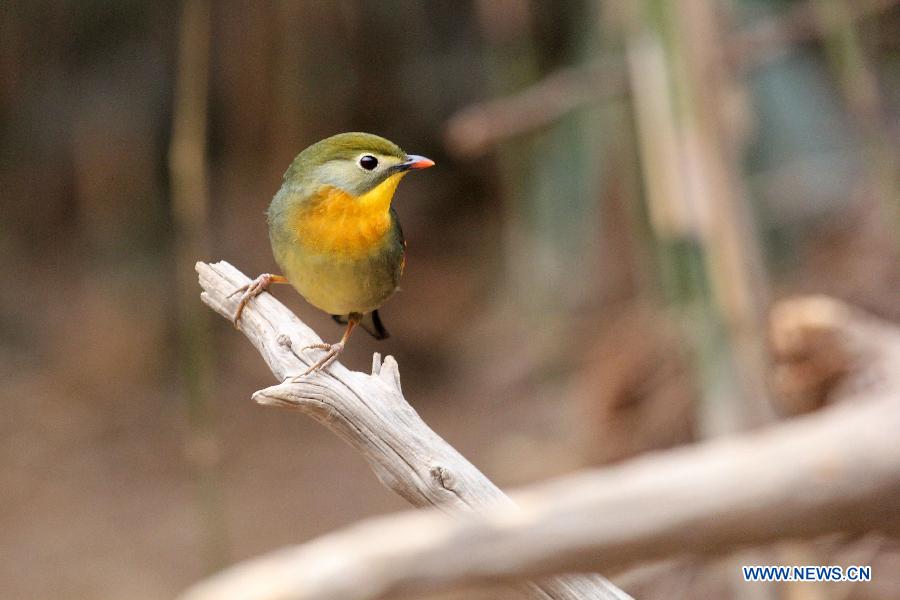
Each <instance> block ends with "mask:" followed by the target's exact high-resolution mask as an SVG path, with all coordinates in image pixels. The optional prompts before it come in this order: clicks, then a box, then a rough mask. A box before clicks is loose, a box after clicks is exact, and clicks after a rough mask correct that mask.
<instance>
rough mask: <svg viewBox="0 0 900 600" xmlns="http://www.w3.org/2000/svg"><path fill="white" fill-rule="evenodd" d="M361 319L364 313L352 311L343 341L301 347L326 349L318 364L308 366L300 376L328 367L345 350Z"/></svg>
mask: <svg viewBox="0 0 900 600" xmlns="http://www.w3.org/2000/svg"><path fill="white" fill-rule="evenodd" d="M360 319H362V315H361V314H359V313H350V316H349V317H348V319H347V329H345V330H344V335H343V336H342V337H341V341H339V342H338V343H336V344H310V345H309V346H304V347H303V348H302V349H301V352H302V351H303V350H307V349H310V348H315V349H317V350H325V356H323V357H322V358H320V359H319V360H318V362H316V364H314V365H313V366H311V367H310V368H308V369H307V370H306V371H305V372H304V373H303V374H302V375H300V377H306V376H307V375H309V374H310V373H316V372H318V371H321V370H322V369H325V368H327V367H328V366H329V365H330V364H331V363H333V362H334V361H336V360H337V357H338V356H339V355H340V354H341V352H343V351H344V346H346V345H347V340H349V339H350V334H351V333H353V328H354V327H356V324H357V323H359V321H360Z"/></svg>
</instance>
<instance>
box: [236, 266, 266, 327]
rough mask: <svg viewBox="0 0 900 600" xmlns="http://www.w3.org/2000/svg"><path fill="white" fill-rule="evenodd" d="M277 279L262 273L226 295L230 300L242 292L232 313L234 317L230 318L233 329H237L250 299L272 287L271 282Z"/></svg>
mask: <svg viewBox="0 0 900 600" xmlns="http://www.w3.org/2000/svg"><path fill="white" fill-rule="evenodd" d="M277 277H278V275H272V274H271V273H263V274H262V275H260V276H259V277H257V278H256V279H254V280H253V281H251V282H250V283H248V284H246V285H242V286H241V287H239V288H238V289H236V290H234V291H233V292H231V293H230V294H228V297H229V298H231V297H232V296H234V295H235V294H240V293H241V292H243V294H242V295H241V300H240V302H238V306H237V310H235V311H234V316H232V317H231V322H232V323H233V324H234V326H235V327H237V323H238V321H239V320H240V319H241V313H242V312H244V307H245V306H247V303H248V302H250V299H251V298H255V297H256V296H259V295H260V294H262V293H263V292H264V291H266V290H267V289H269V286H270V285H272V282H273V281H275V279H276V278H277Z"/></svg>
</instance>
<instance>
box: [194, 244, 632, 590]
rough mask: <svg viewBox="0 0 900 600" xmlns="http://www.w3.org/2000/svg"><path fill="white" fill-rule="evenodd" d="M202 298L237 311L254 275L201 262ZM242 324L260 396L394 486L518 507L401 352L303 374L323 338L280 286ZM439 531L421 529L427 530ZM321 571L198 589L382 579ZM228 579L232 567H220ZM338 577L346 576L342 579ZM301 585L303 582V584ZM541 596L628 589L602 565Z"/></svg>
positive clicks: (471, 505) (447, 506)
mask: <svg viewBox="0 0 900 600" xmlns="http://www.w3.org/2000/svg"><path fill="white" fill-rule="evenodd" d="M197 272H198V274H199V276H200V285H201V287H202V288H203V294H202V295H201V298H202V299H203V302H205V303H206V304H207V305H208V306H210V307H211V308H212V309H213V310H215V311H216V312H218V313H219V314H221V315H222V316H224V317H226V318H230V316H231V315H232V314H233V312H234V309H235V307H236V304H237V297H236V296H231V293H232V292H233V291H234V290H235V289H236V288H238V287H240V286H242V285H244V284H246V283H247V282H248V281H249V278H247V277H246V276H245V275H244V274H243V273H241V272H240V271H238V270H237V269H235V268H234V267H233V266H232V265H230V264H228V263H227V262H219V263H216V264H212V265H210V264H206V263H202V262H200V263H197ZM239 329H240V330H241V331H242V332H243V333H244V335H246V336H247V338H248V339H249V340H250V342H251V343H252V344H253V345H254V346H255V347H256V349H257V350H258V351H259V353H260V354H261V355H262V357H263V359H264V360H265V361H266V363H267V364H268V365H269V368H270V369H271V370H272V373H273V374H274V375H275V377H276V378H277V379H278V380H279V381H282V383H280V384H278V385H274V386H272V387H268V388H266V389H264V390H261V391H259V392H256V393H255V394H254V395H253V399H254V400H256V401H257V402H259V403H260V404H263V405H267V406H279V407H285V408H292V409H296V410H299V411H301V412H304V413H306V414H308V415H309V416H311V417H313V418H314V419H316V420H317V421H319V422H320V423H322V424H323V425H325V426H326V427H328V428H329V429H331V430H332V431H334V432H335V433H337V434H338V435H339V436H341V437H342V438H343V439H344V440H346V441H347V442H348V443H349V444H350V445H351V446H353V447H354V448H356V449H357V450H358V451H359V452H360V454H362V455H363V457H364V458H365V459H366V460H367V461H368V462H369V464H370V465H371V467H372V469H373V470H374V471H375V474H376V475H377V476H378V478H379V479H380V480H381V481H382V483H384V484H385V485H386V486H387V487H388V488H390V489H391V490H393V491H395V492H396V493H397V494H399V495H401V496H402V497H404V498H406V499H407V500H408V501H409V502H411V503H412V504H413V505H415V506H418V507H424V506H436V507H438V509H439V510H440V511H442V512H444V513H451V514H453V515H455V516H459V515H462V514H465V513H469V512H471V511H473V510H475V509H479V510H480V509H484V508H487V507H492V508H495V509H496V508H497V507H503V508H502V510H507V511H509V512H511V513H514V512H516V508H515V506H514V505H513V504H512V502H511V501H510V500H509V498H508V497H507V496H506V495H505V494H504V493H503V492H502V491H500V489H499V488H498V487H497V486H495V485H494V484H493V483H492V482H491V481H490V480H489V479H488V478H487V477H485V476H484V475H483V474H482V473H481V472H480V471H479V470H478V469H476V468H475V467H474V466H473V465H472V464H471V463H470V462H469V461H467V460H466V459H465V458H464V457H463V456H462V455H460V454H459V453H458V452H457V451H456V450H455V449H454V448H453V447H452V446H450V445H449V444H448V443H447V442H445V441H444V440H443V439H441V437H440V436H438V435H437V434H436V433H435V432H434V431H432V430H431V429H430V428H429V427H428V426H427V425H426V424H425V422H424V421H422V419H421V418H420V417H419V415H418V414H417V413H416V412H415V411H414V410H413V409H412V407H411V406H410V405H409V404H408V403H407V402H406V400H405V399H404V397H403V393H402V391H401V389H400V373H399V369H398V367H397V362H396V361H395V360H394V359H393V358H392V357H390V356H389V357H387V358H386V359H385V360H384V362H383V363H382V362H381V360H380V357H379V356H378V355H376V356H375V358H374V360H373V365H372V373H371V374H366V373H361V372H357V371H350V370H348V369H346V368H345V367H344V366H343V365H341V364H340V363H334V364H333V365H332V366H331V367H329V369H328V370H327V371H326V372H324V373H319V374H317V375H315V376H312V377H304V378H299V379H297V380H296V381H294V382H291V381H287V380H288V379H289V378H290V377H292V376H295V375H298V374H299V373H302V372H304V371H305V370H306V369H307V368H308V367H309V365H310V362H309V361H310V359H311V358H312V357H311V356H305V355H304V354H303V353H300V352H298V349H299V348H302V347H303V346H306V345H308V344H314V343H319V342H321V340H320V339H319V337H318V336H317V335H316V334H315V332H313V331H312V329H310V328H309V327H307V326H306V325H304V324H303V323H302V322H301V321H300V320H299V319H298V318H297V317H296V316H295V315H294V314H293V313H291V312H290V311H289V310H288V309H287V308H286V307H285V306H284V305H283V304H281V303H280V302H278V301H277V300H276V299H275V298H274V297H272V296H271V295H270V294H262V295H260V296H258V297H257V298H255V299H254V300H253V301H252V302H251V303H250V304H249V305H248V306H247V308H246V309H245V310H244V312H243V315H242V317H241V320H240V322H239ZM423 535H424V536H426V537H427V535H429V532H424V531H423V532H418V534H417V536H416V537H418V538H421V537H423ZM323 573H324V572H319V573H318V574H317V575H316V576H315V577H314V578H313V579H310V580H307V579H305V578H304V577H301V578H300V579H299V580H298V579H295V578H293V577H288V578H285V577H282V575H286V574H280V575H279V574H275V573H268V574H266V576H265V577H263V578H261V579H256V578H255V576H254V575H253V574H251V576H250V577H249V578H246V579H244V578H242V579H241V581H240V582H239V583H238V584H237V585H232V584H230V583H229V584H228V585H226V588H220V587H218V586H217V582H218V581H222V579H216V578H214V579H212V580H210V581H209V582H208V583H201V584H200V585H198V586H197V587H195V588H194V589H193V590H192V591H191V592H190V593H189V595H188V597H190V598H194V599H199V598H216V599H218V600H222V599H226V598H259V599H263V598H292V597H310V598H311V597H320V598H332V599H334V598H342V597H346V598H353V597H357V596H355V595H354V594H352V593H351V591H350V589H349V588H352V587H353V585H354V584H355V585H358V586H362V587H363V588H367V589H375V587H377V586H376V582H375V581H368V580H367V577H366V576H365V575H364V574H362V573H357V574H355V575H354V576H353V577H351V576H350V575H349V574H347V573H341V574H335V575H336V576H337V579H338V580H339V586H349V587H348V588H347V589H346V590H345V593H344V594H343V595H342V594H341V593H340V592H339V591H334V590H332V591H331V592H330V593H329V594H327V595H322V596H315V595H313V596H310V595H309V594H310V593H312V591H313V590H315V589H316V588H315V585H314V580H318V579H321V577H323ZM218 577H220V578H221V577H224V578H225V579H226V580H227V579H228V578H229V577H231V575H229V572H227V571H226V572H225V573H224V574H222V575H220V576H218ZM335 583H338V582H337V581H336V582H335ZM294 586H299V587H294ZM525 589H526V592H527V593H528V594H529V596H530V597H532V598H541V599H544V600H546V599H548V598H550V599H558V600H580V599H587V598H604V599H607V598H608V599H613V598H617V599H622V598H629V596H628V595H627V594H625V593H624V592H622V591H621V590H619V589H618V588H616V587H615V586H614V585H612V584H611V583H610V582H608V581H607V580H606V579H604V578H603V577H601V576H599V575H583V576H582V575H572V576H564V577H557V578H551V579H547V580H545V581H541V582H539V583H529V584H526V585H525Z"/></svg>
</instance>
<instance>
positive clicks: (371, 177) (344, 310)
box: [231, 132, 434, 377]
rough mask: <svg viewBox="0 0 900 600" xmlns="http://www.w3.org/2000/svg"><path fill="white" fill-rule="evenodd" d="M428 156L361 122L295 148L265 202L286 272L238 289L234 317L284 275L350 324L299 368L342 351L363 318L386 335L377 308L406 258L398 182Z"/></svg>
mask: <svg viewBox="0 0 900 600" xmlns="http://www.w3.org/2000/svg"><path fill="white" fill-rule="evenodd" d="M431 166H434V161H432V160H431V159H429V158H425V157H424V156H419V155H416V154H407V153H406V152H404V151H403V150H401V149H400V147H399V146H398V145H397V144H395V143H393V142H391V141H389V140H387V139H385V138H383V137H380V136H377V135H374V134H371V133H362V132H348V133H339V134H337V135H333V136H331V137H328V138H325V139H324V140H321V141H319V142H316V143H315V144H312V145H311V146H309V147H308V148H306V149H305V150H303V151H302V152H301V153H300V154H298V155H297V157H296V158H295V159H294V161H293V162H292V163H291V165H290V166H289V167H288V169H287V171H286V172H285V173H284V182H283V183H282V185H281V188H280V189H279V190H278V192H277V193H276V194H275V196H274V197H273V198H272V202H271V203H270V204H269V209H268V211H267V220H268V225H269V241H270V242H271V246H272V254H273V256H274V258H275V262H276V263H277V264H278V266H279V267H280V268H281V273H282V274H274V273H263V274H261V275H259V276H258V277H256V278H255V279H253V280H252V281H251V282H250V283H248V284H247V285H244V286H241V287H239V288H238V289H236V290H235V291H234V292H233V293H232V294H231V295H232V296H234V295H236V294H238V293H241V297H240V300H239V301H238V305H237V309H236V310H235V313H234V316H233V319H232V321H233V323H234V324H235V326H237V324H238V322H239V321H240V318H241V314H242V312H243V310H244V307H245V306H246V305H247V303H248V302H250V301H251V300H252V299H253V298H254V297H255V296H257V295H259V294H261V293H262V292H263V291H266V290H267V289H268V288H269V286H270V285H272V284H275V283H279V284H282V283H284V284H290V285H292V286H293V287H294V289H295V290H297V292H299V293H300V295H301V296H303V298H305V299H306V301H307V302H309V303H310V304H312V305H313V306H315V307H316V308H318V309H320V310H323V311H325V312H327V313H328V314H330V315H332V318H333V319H334V320H335V321H337V322H338V323H340V324H344V325H346V328H345V329H344V334H343V336H342V337H341V339H340V341H338V342H336V343H333V344H325V343H323V344H311V345H309V346H306V347H304V348H303V350H323V351H324V354H323V355H322V356H321V358H320V359H319V360H318V361H316V362H315V363H313V364H312V365H311V366H310V367H309V369H307V370H306V372H304V373H303V374H302V375H301V377H305V376H307V375H310V374H312V373H316V372H318V371H321V370H323V369H326V368H327V367H328V366H329V365H331V363H333V362H334V361H335V360H337V358H338V356H339V355H340V354H341V352H342V351H343V350H344V347H345V346H346V345H347V342H348V340H349V339H350V334H351V333H352V332H353V329H354V328H355V327H356V326H357V325H360V326H361V327H362V328H363V329H365V330H366V331H368V332H369V333H370V334H371V335H372V336H373V337H374V338H375V339H384V338H386V337H388V333H387V330H386V329H385V327H384V325H383V324H382V322H381V318H380V317H379V315H378V309H379V307H381V306H382V305H383V304H384V303H385V302H386V301H387V300H388V298H390V297H391V296H392V295H393V294H394V292H396V291H397V289H398V284H399V282H400V276H401V275H402V274H403V267H404V265H405V261H406V241H405V240H404V238H403V231H402V230H401V228H400V222H399V220H398V218H397V213H396V211H395V210H394V208H393V206H392V200H393V197H394V192H395V191H396V190H397V185H398V184H399V183H400V180H401V179H403V177H404V176H406V175H407V174H408V173H410V172H412V171H417V170H421V169H427V168H428V167H431Z"/></svg>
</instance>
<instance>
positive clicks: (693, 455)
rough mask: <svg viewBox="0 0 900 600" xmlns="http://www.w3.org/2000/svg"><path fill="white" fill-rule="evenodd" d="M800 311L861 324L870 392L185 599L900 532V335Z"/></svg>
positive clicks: (454, 581) (382, 533)
mask: <svg viewBox="0 0 900 600" xmlns="http://www.w3.org/2000/svg"><path fill="white" fill-rule="evenodd" d="M794 307H795V308H796V310H794V311H781V312H780V314H779V315H777V317H776V320H780V321H781V323H782V324H781V325H779V326H778V327H776V329H778V328H780V329H781V330H782V332H783V333H786V334H787V335H791V331H793V332H794V333H796V334H798V335H800V336H803V335H804V332H805V331H809V330H812V329H821V328H822V327H823V326H824V327H828V326H834V325H842V324H843V325H847V324H849V325H850V327H851V329H850V330H848V334H847V335H846V336H844V337H839V338H833V339H840V340H845V341H846V343H847V344H848V347H849V348H850V349H851V353H852V354H853V355H855V356H864V357H865V358H866V359H867V364H866V368H864V369H857V372H858V373H859V374H860V376H859V377H856V378H855V379H857V381H856V382H855V384H854V385H853V386H852V387H851V388H848V389H845V393H847V394H849V395H850V397H851V398H852V397H856V395H857V394H862V393H865V394H866V395H867V396H868V399H866V400H859V401H854V402H843V403H840V404H837V405H835V406H832V407H829V408H826V409H823V410H821V411H819V412H816V413H813V414H812V415H809V416H804V417H798V418H796V419H793V420H791V421H789V422H786V423H784V424H780V425H776V426H773V427H770V428H768V429H766V430H763V431H759V432H754V433H750V434H744V435H741V436H736V437H733V438H729V439H721V440H715V441H711V442H707V443H704V444H701V445H697V446H693V447H689V448H684V449H679V450H675V451H670V452H666V453H662V454H656V455H650V456H648V457H645V458H640V459H637V460H633V461H630V462H627V463H624V464H622V465H621V466H617V467H613V468H609V469H604V470H597V471H590V472H585V473H582V474H579V475H575V476H571V477H567V478H564V479H560V480H558V481H556V482H552V483H549V484H543V485H540V486H535V487H533V488H529V489H525V490H521V491H520V492H519V493H516V494H514V496H513V497H514V499H515V501H516V504H517V506H518V507H519V510H510V507H509V504H508V503H506V502H504V503H503V504H502V505H499V506H497V505H495V506H493V507H490V508H487V509H485V510H483V511H482V512H479V513H470V514H467V515H457V516H458V518H457V519H451V518H448V517H447V516H446V515H444V514H442V513H441V512H440V511H437V510H425V511H418V512H410V513H402V514H400V515H395V516H390V517H383V518H378V519H371V520H368V521H365V522H363V523H361V524H358V525H355V526H352V527H349V528H347V529H344V530H342V531H339V532H337V533H333V534H330V535H327V536H324V537H322V538H319V539H317V540H314V541H313V542H310V543H308V544H304V545H301V546H297V547H292V548H286V549H283V550H281V551H278V552H276V553H273V554H270V555H267V556H264V557H262V558H258V559H255V560H252V561H248V562H247V563H244V564H242V565H238V566H236V567H233V568H231V569H229V570H227V571H225V572H223V573H221V574H219V575H217V576H215V577H214V578H212V579H210V580H207V581H206V582H204V583H202V584H200V585H199V586H197V587H195V588H194V589H193V590H191V591H190V592H189V594H188V595H187V596H186V598H187V599H189V600H205V599H207V598H216V599H226V600H227V599H229V598H254V599H255V598H259V599H274V598H295V599H300V600H307V599H308V600H312V599H325V598H330V599H336V598H340V599H344V600H372V599H376V598H382V597H385V596H386V595H388V594H391V595H408V596H409V595H416V594H421V593H423V592H427V591H433V590H437V589H451V588H459V587H470V586H472V585H480V584H495V583H500V582H509V581H514V580H517V579H519V578H523V577H540V576H545V575H549V574H551V573H556V572H561V571H577V570H581V569H594V568H602V569H604V570H606V569H617V568H621V567H624V566H626V565H628V564H631V563H633V562H636V561H644V560H650V559H657V558H663V557H671V556H675V555H678V554H681V553H691V554H697V555H721V554H723V553H726V552H729V551H732V550H735V549H738V548H740V547H743V546H747V545H753V544H760V543H765V542H771V541H775V540H778V539H783V538H812V537H817V536H820V535H823V534H827V533H832V532H838V531H840V532H866V531H870V530H878V529H888V530H890V529H893V528H896V527H898V526H900V392H898V390H900V388H898V387H897V383H898V381H897V379H898V375H897V373H898V369H897V364H898V363H897V360H898V350H900V335H898V334H897V331H896V330H895V329H891V328H890V326H886V325H884V324H882V323H879V322H877V321H875V320H873V319H869V318H858V315H856V314H855V313H853V312H852V311H849V310H845V307H843V308H842V305H839V304H837V303H834V302H832V301H828V300H825V301H823V300H822V299H815V300H814V301H812V302H811V303H809V304H806V305H803V304H799V305H796V304H795V305H794ZM803 311H806V312H807V313H808V315H807V317H806V321H807V323H806V324H803V320H804V319H803V318H801V319H800V322H799V323H798V321H797V318H796V316H797V315H798V314H800V313H802V312H803ZM810 319H811V320H810ZM811 323H812V325H811ZM797 339H799V338H795V339H794V341H797ZM776 343H777V344H780V345H781V346H782V348H786V347H789V346H791V343H792V342H791V340H787V341H786V340H784V339H782V340H780V341H777V342H776ZM838 343H845V342H843V341H841V342H838ZM877 345H882V346H883V347H881V348H876V347H873V346H877ZM874 374H881V377H880V379H878V380H874V379H872V377H873V375H874ZM865 380H868V384H866V383H865ZM276 387H277V386H276Z"/></svg>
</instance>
